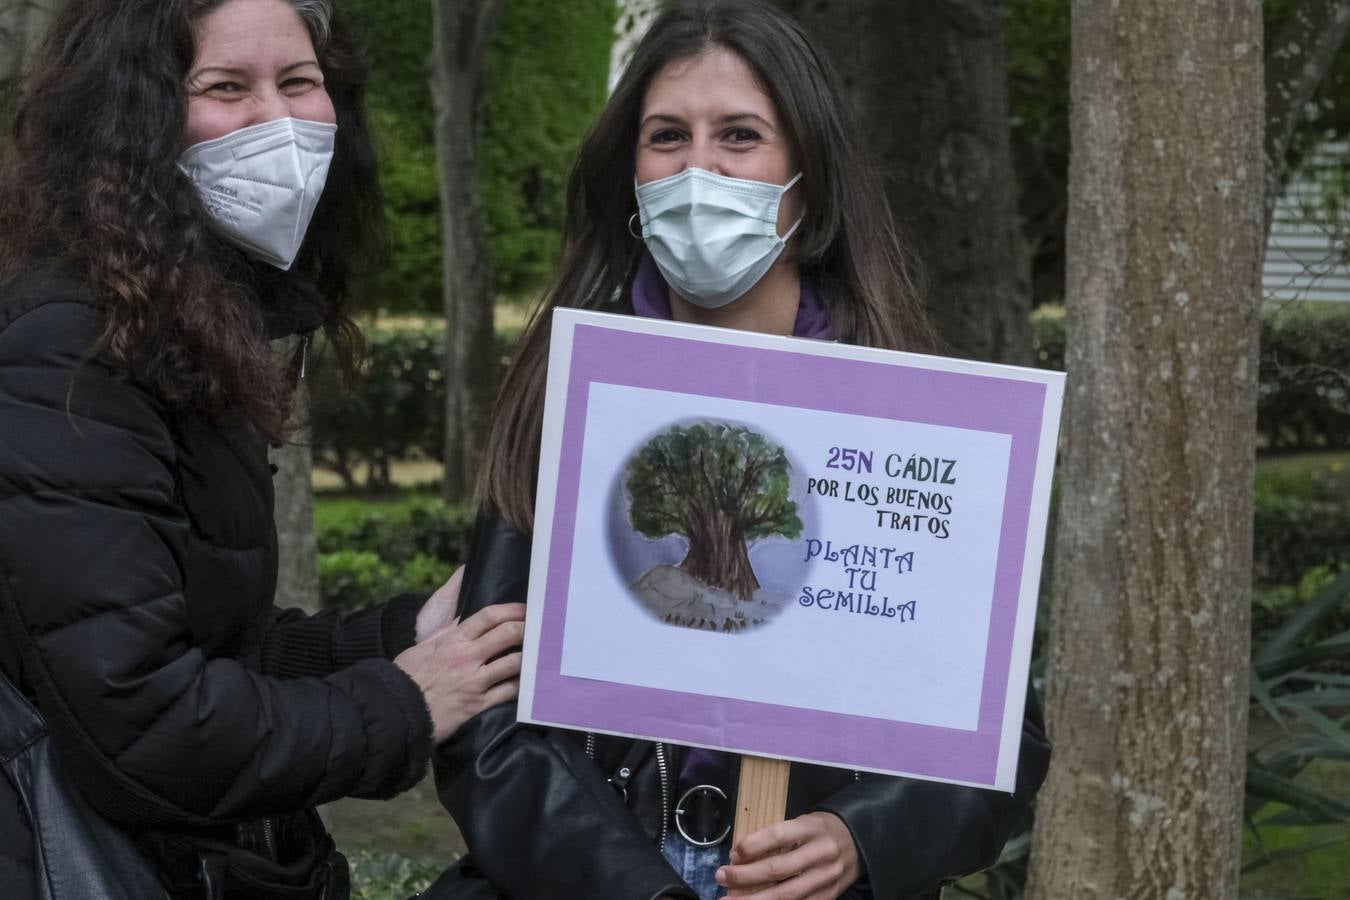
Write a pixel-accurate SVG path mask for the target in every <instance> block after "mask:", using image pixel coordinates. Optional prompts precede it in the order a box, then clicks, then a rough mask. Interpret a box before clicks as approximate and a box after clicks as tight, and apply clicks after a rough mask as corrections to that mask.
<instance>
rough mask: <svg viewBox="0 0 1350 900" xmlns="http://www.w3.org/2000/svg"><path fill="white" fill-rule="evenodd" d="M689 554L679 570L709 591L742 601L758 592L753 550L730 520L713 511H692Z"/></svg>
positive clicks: (689, 528) (689, 526) (689, 529)
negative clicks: (729, 595)
mask: <svg viewBox="0 0 1350 900" xmlns="http://www.w3.org/2000/svg"><path fill="white" fill-rule="evenodd" d="M690 519H691V520H692V521H690V522H689V524H688V528H687V532H688V536H689V552H688V553H687V554H686V555H685V558H684V560H683V561H682V562H681V563H680V568H681V569H683V570H684V571H685V572H687V573H688V574H690V575H692V576H693V577H695V578H697V579H698V580H699V581H701V582H703V583H704V584H706V585H708V586H709V587H715V588H721V589H722V590H724V591H727V592H728V593H730V594H731V595H732V596H734V597H736V598H738V599H740V600H748V599H750V597H751V596H752V595H753V594H754V593H755V591H757V590H759V579H758V578H756V577H755V570H754V569H753V568H752V567H751V566H750V548H749V547H748V546H747V545H746V543H745V536H744V535H743V534H741V533H740V532H739V531H737V530H736V529H735V528H733V527H732V523H731V520H730V519H728V518H727V517H726V516H724V515H722V514H721V513H719V512H716V511H714V510H694V511H691V514H690Z"/></svg>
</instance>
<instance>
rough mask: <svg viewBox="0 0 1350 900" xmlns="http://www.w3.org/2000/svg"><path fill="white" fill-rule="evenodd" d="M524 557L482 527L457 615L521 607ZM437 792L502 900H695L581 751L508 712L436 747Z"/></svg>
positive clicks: (515, 538) (506, 708) (473, 722)
mask: <svg viewBox="0 0 1350 900" xmlns="http://www.w3.org/2000/svg"><path fill="white" fill-rule="evenodd" d="M528 552H529V538H528V537H526V536H524V535H522V534H521V533H520V532H518V531H516V530H515V529H513V528H511V526H509V525H507V524H506V523H505V522H503V521H502V520H500V519H496V518H485V519H483V520H482V521H480V523H479V527H478V530H477V533H476V534H475V536H474V549H473V551H472V553H471V554H470V559H469V562H468V565H467V567H466V569H465V577H464V586H463V590H462V592H461V593H460V609H459V613H460V615H461V616H469V615H472V614H473V613H475V612H477V611H478V610H479V609H481V608H483V607H484V606H487V605H489V604H491V603H509V602H519V601H523V600H524V599H525V587H526V582H527V579H528V576H529V566H528V565H521V561H522V560H528V559H529V556H528ZM436 784H437V790H438V791H439V793H440V799H441V802H442V803H443V804H444V805H445V807H446V808H447V809H448V810H449V811H450V814H451V815H452V816H454V818H455V822H456V823H457V824H458V825H459V827H460V831H461V832H462V833H463V835H464V841H465V843H466V844H467V845H468V847H469V852H470V853H471V854H472V857H473V861H474V865H475V866H476V867H477V869H479V870H481V872H482V873H483V874H484V875H485V876H486V877H487V879H488V880H489V881H491V882H492V884H493V885H494V886H495V887H496V888H497V890H499V891H500V892H501V895H502V896H504V897H529V898H531V900H573V898H577V897H624V898H633V900H644V898H655V897H663V896H667V895H668V896H671V897H681V898H684V897H687V898H695V895H694V894H693V893H692V892H691V891H690V890H689V887H688V886H687V885H685V883H684V882H683V881H681V880H680V878H679V876H677V875H676V874H675V870H674V869H672V868H671V867H670V865H669V864H668V863H667V862H666V861H665V858H664V857H663V856H662V855H661V851H660V850H658V849H657V848H656V846H655V845H654V844H653V843H652V841H651V839H650V838H649V837H647V835H646V834H645V833H644V832H643V831H642V828H641V826H640V825H639V824H638V822H637V820H636V819H635V818H634V817H633V815H632V813H631V812H629V810H628V808H627V807H625V806H624V804H623V802H622V801H621V800H620V799H619V795H618V793H616V792H615V790H614V789H613V788H612V787H610V786H609V784H607V783H606V781H605V779H604V776H603V775H601V773H600V770H599V769H598V768H596V766H595V764H594V763H593V762H591V760H590V759H589V758H587V756H586V754H585V753H584V752H583V751H582V750H581V748H579V747H578V746H577V745H576V744H575V743H574V742H572V741H570V740H568V739H566V738H565V737H563V736H562V735H561V734H559V733H558V732H551V731H549V730H547V729H540V728H536V727H533V726H529V725H521V724H519V723H517V722H516V709H515V704H514V703H510V704H503V705H500V706H495V707H492V708H491V709H488V710H485V711H484V712H482V713H479V714H478V715H477V716H474V717H473V718H472V719H470V720H469V721H468V722H466V723H465V724H464V725H463V726H461V727H460V729H459V730H458V731H457V732H455V734H454V735H453V736H452V737H451V739H450V740H449V741H446V742H445V743H444V744H442V745H441V746H440V747H438V748H437V751H436ZM695 900H696V898H695Z"/></svg>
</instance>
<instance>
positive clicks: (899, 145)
mask: <svg viewBox="0 0 1350 900" xmlns="http://www.w3.org/2000/svg"><path fill="white" fill-rule="evenodd" d="M777 3H778V5H779V6H780V7H781V8H783V9H785V10H787V11H788V12H790V13H792V14H793V15H794V16H796V17H797V19H798V20H799V21H800V22H801V23H802V24H803V25H804V26H805V27H806V28H807V30H808V31H810V32H811V34H812V35H813V36H814V37H815V38H816V40H817V41H818V42H819V43H820V44H822V45H824V47H825V49H826V51H827V53H828V55H829V56H830V58H831V60H832V61H833V63H834V65H835V67H836V68H837V69H838V70H839V73H840V75H841V76H842V79H843V82H844V88H845V91H846V93H847V95H848V96H849V99H850V100H851V102H852V104H853V106H854V109H855V112H856V114H857V118H858V121H859V123H860V129H861V131H860V137H862V138H863V140H864V141H867V142H869V143H870V145H871V149H872V151H873V153H874V155H875V156H876V158H877V159H878V160H879V161H880V163H881V165H882V168H883V171H884V173H885V175H886V176H887V184H888V191H887V193H888V198H889V200H890V203H891V208H892V209H893V210H894V212H895V214H896V217H897V219H898V220H899V221H900V222H901V223H902V224H903V225H904V226H905V229H906V231H907V232H908V234H909V236H910V238H911V239H912V240H913V241H914V242H915V244H916V246H917V248H918V251H919V256H920V258H921V259H922V261H923V263H924V265H925V268H926V269H927V271H928V275H929V281H930V292H929V312H930V314H931V316H932V317H933V321H934V323H935V324H936V325H937V327H938V331H939V333H940V334H941V336H942V338H943V339H944V340H945V341H946V342H947V343H948V344H949V345H950V350H951V352H953V353H954V354H956V355H959V356H965V357H971V358H974V359H984V360H996V361H1000V362H1014V363H1027V362H1029V361H1030V359H1031V325H1030V322H1029V321H1028V319H1027V316H1028V314H1029V313H1030V311H1031V270H1030V255H1029V250H1028V248H1027V247H1026V245H1025V243H1024V241H1023V239H1022V235H1021V230H1020V228H1019V223H1018V215H1017V183H1016V179H1015V177H1014V175H1013V160H1012V149H1011V129H1010V124H1009V119H1008V92H1007V73H1006V68H1007V66H1006V62H1005V58H1004V44H1003V14H1004V4H1003V2H1002V0H777Z"/></svg>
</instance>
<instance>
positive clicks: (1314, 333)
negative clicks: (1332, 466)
mask: <svg viewBox="0 0 1350 900" xmlns="http://www.w3.org/2000/svg"><path fill="white" fill-rule="evenodd" d="M1261 325H1262V327H1261V388H1260V398H1259V400H1258V401H1257V413H1256V414H1257V433H1258V434H1259V435H1260V436H1261V438H1262V441H1263V443H1264V444H1265V446H1266V447H1268V448H1270V449H1275V450H1280V449H1314V448H1324V447H1350V304H1340V305H1339V306H1331V305H1327V306H1322V307H1318V306H1314V305H1310V304H1307V303H1291V304H1286V305H1284V306H1281V307H1278V308H1277V309H1275V310H1274V311H1273V312H1268V313H1267V314H1266V315H1264V316H1262V320H1261Z"/></svg>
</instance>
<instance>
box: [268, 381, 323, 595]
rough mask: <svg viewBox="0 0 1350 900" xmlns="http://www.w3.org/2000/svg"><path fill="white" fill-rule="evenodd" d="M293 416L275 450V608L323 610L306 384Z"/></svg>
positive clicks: (301, 385) (296, 400)
mask: <svg viewBox="0 0 1350 900" xmlns="http://www.w3.org/2000/svg"><path fill="white" fill-rule="evenodd" d="M294 403H295V412H294V414H293V415H292V416H291V421H292V425H293V426H294V428H295V430H294V431H293V432H292V433H291V436H290V440H289V441H288V442H287V443H286V444H285V445H283V446H281V447H279V448H275V449H273V450H272V454H271V455H272V464H273V465H274V466H276V467H277V472H276V476H275V477H274V478H273V479H272V483H273V485H274V486H275V489H276V508H275V510H274V512H273V518H274V520H275V522H276V526H277V590H276V604H277V606H280V607H282V608H289V607H299V608H300V609H303V610H305V611H306V612H311V613H313V612H318V611H319V605H320V603H319V565H318V548H317V547H316V545H315V540H314V488H313V481H312V478H313V468H314V467H313V461H312V456H311V453H310V434H309V428H308V426H307V425H305V423H306V422H308V420H309V391H308V390H307V389H306V387H305V385H304V383H303V382H301V384H300V387H299V389H298V390H297V391H296V396H295V401H294Z"/></svg>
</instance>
